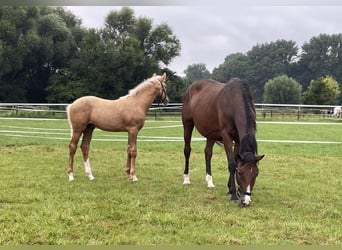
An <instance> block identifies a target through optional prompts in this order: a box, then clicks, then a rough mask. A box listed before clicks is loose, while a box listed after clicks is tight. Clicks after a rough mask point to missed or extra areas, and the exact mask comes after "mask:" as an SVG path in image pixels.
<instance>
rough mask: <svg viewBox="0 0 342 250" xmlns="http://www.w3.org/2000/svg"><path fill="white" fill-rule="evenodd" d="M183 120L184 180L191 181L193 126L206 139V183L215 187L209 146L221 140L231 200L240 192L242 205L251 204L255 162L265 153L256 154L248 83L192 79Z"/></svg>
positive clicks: (187, 91) (233, 80) (252, 111)
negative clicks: (225, 158) (224, 152)
mask: <svg viewBox="0 0 342 250" xmlns="http://www.w3.org/2000/svg"><path fill="white" fill-rule="evenodd" d="M182 122H183V128H184V156H185V169H184V182H183V184H190V177H189V157H190V152H191V146H190V143H191V136H192V131H193V128H194V126H195V127H196V129H197V130H198V131H199V133H200V134H201V135H202V136H204V137H206V139H207V140H206V146H205V150H204V153H205V164H206V181H207V184H208V187H209V188H211V187H215V186H214V183H213V179H212V175H211V158H212V149H213V145H214V143H215V142H220V143H222V144H223V145H224V149H225V151H226V156H227V161H228V170H229V173H230V175H229V179H228V190H229V193H230V194H231V200H233V201H237V200H239V198H238V195H239V196H240V201H241V205H242V206H248V205H250V203H251V195H252V189H253V186H254V183H255V179H256V177H257V175H258V166H257V163H258V161H259V160H261V159H262V158H263V157H264V155H257V142H256V139H255V133H256V116H255V107H254V103H253V99H252V95H251V93H250V90H249V87H248V85H247V84H245V83H243V82H242V81H241V80H240V79H238V78H233V79H231V80H230V81H229V82H228V83H226V84H223V83H220V82H216V81H213V80H199V81H196V82H194V83H193V84H191V85H190V86H189V87H188V88H187V90H186V91H185V93H184V96H183V107H182ZM235 176H236V180H237V184H238V193H237V190H236V186H235Z"/></svg>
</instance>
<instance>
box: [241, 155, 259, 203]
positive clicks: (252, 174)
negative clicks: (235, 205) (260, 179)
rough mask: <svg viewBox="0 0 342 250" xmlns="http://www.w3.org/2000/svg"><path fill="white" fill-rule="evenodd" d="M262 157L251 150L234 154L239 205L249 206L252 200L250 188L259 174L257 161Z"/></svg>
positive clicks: (251, 188)
mask: <svg viewBox="0 0 342 250" xmlns="http://www.w3.org/2000/svg"><path fill="white" fill-rule="evenodd" d="M262 158H264V155H254V154H253V153H251V152H247V153H244V154H242V155H240V154H238V155H237V156H236V160H237V167H236V180H237V184H238V186H239V193H240V202H241V206H249V205H250V204H251V202H252V199H251V196H252V190H253V186H254V183H255V179H256V177H257V176H258V174H259V169H258V161H260V160H261V159H262Z"/></svg>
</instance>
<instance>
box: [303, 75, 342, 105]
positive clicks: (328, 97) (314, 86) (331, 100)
mask: <svg viewBox="0 0 342 250" xmlns="http://www.w3.org/2000/svg"><path fill="white" fill-rule="evenodd" d="M340 94H341V90H340V87H339V84H338V82H337V81H336V80H335V79H334V78H333V77H331V76H326V77H320V78H318V79H316V80H312V81H311V83H310V85H309V87H308V89H307V90H306V91H305V92H304V93H303V103H304V104H317V105H335V104H336V103H337V99H338V97H339V96H340Z"/></svg>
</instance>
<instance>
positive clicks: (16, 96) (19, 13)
mask: <svg viewBox="0 0 342 250" xmlns="http://www.w3.org/2000/svg"><path fill="white" fill-rule="evenodd" d="M79 31H80V21H79V20H78V19H77V18H76V17H75V16H73V15H72V14H71V13H70V12H67V11H65V10H64V9H63V8H51V7H18V6H7V7H0V41H1V42H0V48H1V49H0V53H1V55H0V66H1V71H0V81H1V85H0V93H4V92H5V93H6V94H2V95H0V101H17V102H24V101H30V102H45V101H46V92H45V88H46V86H47V85H48V83H49V79H50V77H51V76H52V75H54V74H56V73H57V72H58V71H59V70H60V69H61V68H63V67H65V66H66V65H67V64H68V62H69V60H70V58H72V57H73V55H74V53H75V52H76V51H77V42H76V40H75V36H74V35H75V34H76V33H77V34H78V36H77V37H79Z"/></svg>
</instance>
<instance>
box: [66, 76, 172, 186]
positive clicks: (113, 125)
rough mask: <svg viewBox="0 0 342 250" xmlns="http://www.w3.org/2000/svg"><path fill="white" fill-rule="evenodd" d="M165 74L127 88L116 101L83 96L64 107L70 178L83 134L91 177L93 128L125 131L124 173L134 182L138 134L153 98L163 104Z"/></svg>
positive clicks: (87, 166)
mask: <svg viewBox="0 0 342 250" xmlns="http://www.w3.org/2000/svg"><path fill="white" fill-rule="evenodd" d="M165 80H166V73H164V74H163V75H162V76H159V75H156V74H153V76H152V77H151V78H149V79H147V80H145V81H143V82H142V83H140V84H139V85H138V86H137V87H135V88H134V89H132V90H130V91H129V93H128V95H126V96H123V97H121V98H119V99H116V100H106V99H102V98H98V97H95V96H84V97H81V98H79V99H77V100H75V101H74V102H73V103H72V104H70V105H68V107H67V115H68V121H69V124H70V128H71V141H70V144H69V150H70V154H69V166H68V176H69V180H70V181H72V180H74V175H73V163H74V156H75V153H76V149H77V144H78V141H79V139H80V137H81V135H82V134H83V138H82V144H81V150H82V153H83V161H84V167H85V172H86V175H87V176H88V177H89V179H90V180H93V179H94V176H93V174H92V171H91V167H90V162H89V144H90V141H91V137H92V133H93V131H94V129H95V127H97V128H99V129H102V130H105V131H110V132H119V131H121V132H124V131H126V132H128V148H127V164H126V173H127V175H128V176H129V178H130V179H131V180H132V181H137V180H138V178H137V177H136V174H135V158H136V157H137V145H136V142H137V136H138V132H139V130H140V129H141V128H142V127H143V126H144V122H145V118H146V113H147V111H148V109H149V108H150V106H151V104H152V102H153V100H154V99H155V98H156V97H159V98H160V101H161V102H163V103H164V104H166V103H167V102H168V97H167V94H166V83H165Z"/></svg>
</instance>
